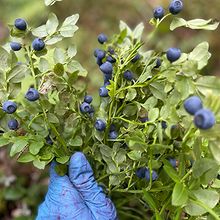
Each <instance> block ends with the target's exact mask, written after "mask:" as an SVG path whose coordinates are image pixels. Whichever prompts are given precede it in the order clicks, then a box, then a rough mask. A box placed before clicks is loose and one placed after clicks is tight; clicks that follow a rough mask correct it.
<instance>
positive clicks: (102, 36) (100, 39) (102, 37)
mask: <svg viewBox="0 0 220 220" xmlns="http://www.w3.org/2000/svg"><path fill="white" fill-rule="evenodd" d="M107 40H108V38H107V36H106V35H105V34H99V36H98V42H99V43H100V44H104V43H105V42H106V41H107Z"/></svg>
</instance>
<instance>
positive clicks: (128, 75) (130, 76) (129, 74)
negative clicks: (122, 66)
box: [124, 70, 133, 81]
mask: <svg viewBox="0 0 220 220" xmlns="http://www.w3.org/2000/svg"><path fill="white" fill-rule="evenodd" d="M124 78H125V79H127V80H129V81H131V80H132V79H133V73H132V72H131V71H130V70H126V71H125V72H124Z"/></svg>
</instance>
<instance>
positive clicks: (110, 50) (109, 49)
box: [108, 47, 115, 55]
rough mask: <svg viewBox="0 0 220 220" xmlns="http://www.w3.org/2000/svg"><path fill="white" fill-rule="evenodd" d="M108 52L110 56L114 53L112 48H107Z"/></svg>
mask: <svg viewBox="0 0 220 220" xmlns="http://www.w3.org/2000/svg"><path fill="white" fill-rule="evenodd" d="M108 52H109V53H110V54H112V55H113V54H114V53H115V51H114V49H113V48H112V47H109V48H108Z"/></svg>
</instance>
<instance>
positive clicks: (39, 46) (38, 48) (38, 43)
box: [32, 38, 45, 51]
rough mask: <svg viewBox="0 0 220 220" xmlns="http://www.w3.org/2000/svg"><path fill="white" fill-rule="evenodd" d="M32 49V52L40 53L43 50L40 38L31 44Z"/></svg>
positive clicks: (43, 44) (43, 45)
mask: <svg viewBox="0 0 220 220" xmlns="http://www.w3.org/2000/svg"><path fill="white" fill-rule="evenodd" d="M32 47H33V49H34V50H36V51H41V50H43V49H44V47H45V43H44V41H43V40H41V39H40V38H35V39H34V40H33V42H32Z"/></svg>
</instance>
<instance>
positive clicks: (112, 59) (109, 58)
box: [106, 55, 116, 63]
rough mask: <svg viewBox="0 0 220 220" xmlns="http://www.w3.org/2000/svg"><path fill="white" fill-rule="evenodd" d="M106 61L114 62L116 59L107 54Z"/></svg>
mask: <svg viewBox="0 0 220 220" xmlns="http://www.w3.org/2000/svg"><path fill="white" fill-rule="evenodd" d="M106 61H108V62H110V63H115V62H116V59H115V58H114V57H112V56H110V55H109V56H107V58H106Z"/></svg>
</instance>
